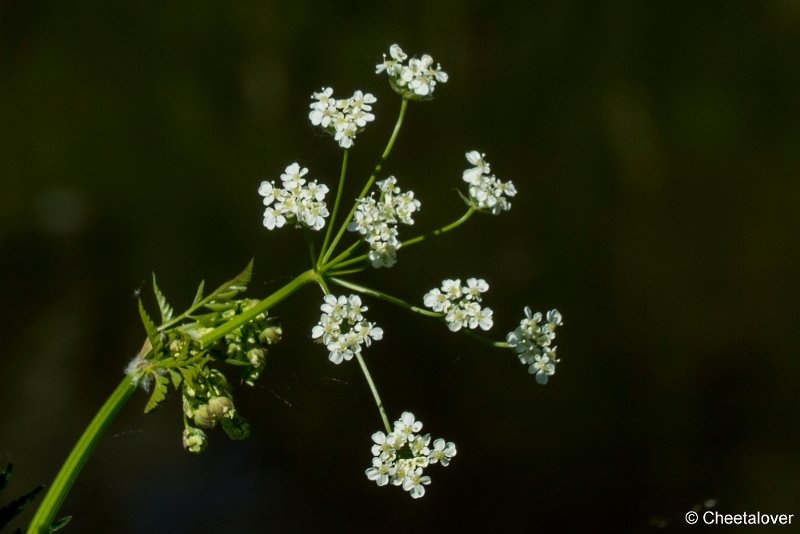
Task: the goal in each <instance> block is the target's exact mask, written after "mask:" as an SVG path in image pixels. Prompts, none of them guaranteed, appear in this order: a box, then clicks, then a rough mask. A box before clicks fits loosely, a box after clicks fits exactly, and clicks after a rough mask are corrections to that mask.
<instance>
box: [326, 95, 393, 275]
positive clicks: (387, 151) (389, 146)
mask: <svg viewBox="0 0 800 534" xmlns="http://www.w3.org/2000/svg"><path fill="white" fill-rule="evenodd" d="M407 107H408V100H406V99H405V98H404V99H403V101H402V102H401V103H400V113H399V114H398V116H397V122H396V123H395V125H394V130H393V131H392V136H391V137H390V138H389V142H388V143H387V144H386V148H385V149H384V151H383V154H382V155H381V159H379V160H378V163H377V165H375V170H373V171H372V175H371V176H370V177H369V180H367V184H366V185H365V186H364V189H362V191H361V194H360V195H358V199H357V200H356V202H354V203H353V207H352V208H350V213H349V214H348V215H347V217H345V219H344V222H343V223H342V226H340V227H339V231H338V232H337V233H336V237H335V238H334V239H333V243H331V246H330V247H329V248H328V250H326V251H325V255H324V256H323V257H322V261H321V263H322V265H325V264H326V263H327V261H328V259H329V258H330V257H331V254H333V251H334V250H335V249H336V245H338V244H339V240H341V239H342V236H343V235H344V231H345V230H346V229H347V225H348V224H349V223H350V219H352V218H353V214H354V213H355V212H356V207H358V200H361V199H362V198H364V196H365V195H366V194H367V192H368V191H369V188H370V187H372V184H373V183H374V182H375V178H376V177H377V176H378V173H379V172H381V169H382V168H383V164H384V163H385V162H386V160H387V158H388V157H389V154H390V153H391V152H392V147H394V142H395V140H396V139H397V135H398V134H399V133H400V127H401V126H402V125H403V117H404V116H405V114H406V108H407Z"/></svg>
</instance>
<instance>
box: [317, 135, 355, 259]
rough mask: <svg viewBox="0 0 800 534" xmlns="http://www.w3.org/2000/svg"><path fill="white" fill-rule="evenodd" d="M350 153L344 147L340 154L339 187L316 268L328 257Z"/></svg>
mask: <svg viewBox="0 0 800 534" xmlns="http://www.w3.org/2000/svg"><path fill="white" fill-rule="evenodd" d="M349 153H350V149H347V148H345V149H344V155H343V156H342V171H341V173H340V174H339V188H338V189H337V191H336V200H335V201H334V203H333V211H332V213H331V218H330V220H329V221H328V230H327V231H326V232H325V240H324V241H323V242H322V248H321V249H319V262H317V264H316V265H317V270H319V268H320V267H321V266H322V265H321V263H322V258H323V257H326V258H327V257H328V256H327V255H326V252H327V251H328V243H329V242H330V240H331V233H332V232H333V224H334V222H335V221H336V213H337V212H338V211H339V204H340V203H341V201H342V191H343V190H344V178H345V176H346V175H347V157H348V154H349Z"/></svg>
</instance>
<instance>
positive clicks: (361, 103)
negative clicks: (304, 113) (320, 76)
mask: <svg viewBox="0 0 800 534" xmlns="http://www.w3.org/2000/svg"><path fill="white" fill-rule="evenodd" d="M311 98H312V99H314V100H315V101H314V102H312V103H311V112H309V114H308V118H309V119H310V120H311V124H313V125H314V126H319V127H321V128H322V129H323V130H325V131H326V132H328V133H329V134H331V135H332V136H333V138H334V140H336V141H337V142H338V143H339V146H340V147H342V148H350V147H351V146H353V140H354V139H355V138H356V134H357V133H359V132H361V131H363V130H364V127H365V126H366V125H367V123H368V122H372V121H374V120H375V115H373V114H372V113H370V112H371V111H372V105H371V104H374V103H375V102H376V101H377V99H376V98H375V97H374V96H372V94H370V93H362V92H361V91H356V92H355V93H353V96H351V97H350V98H344V99H338V100H337V99H336V98H333V89H332V88H331V87H323V88H322V91H320V92H318V93H314V94H313V95H311Z"/></svg>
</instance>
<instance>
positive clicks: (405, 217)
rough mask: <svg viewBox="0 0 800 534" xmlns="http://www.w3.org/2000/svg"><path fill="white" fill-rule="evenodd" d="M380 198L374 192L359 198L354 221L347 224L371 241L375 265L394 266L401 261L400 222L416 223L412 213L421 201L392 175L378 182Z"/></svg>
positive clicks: (370, 254) (349, 228)
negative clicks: (398, 252) (403, 189)
mask: <svg viewBox="0 0 800 534" xmlns="http://www.w3.org/2000/svg"><path fill="white" fill-rule="evenodd" d="M377 185H378V189H379V190H380V197H379V198H378V199H377V200H376V199H375V197H374V196H373V195H370V196H368V197H366V198H362V199H360V200H359V201H358V205H357V207H356V212H355V214H354V216H353V220H352V221H351V222H350V224H348V225H347V229H348V230H350V231H351V232H358V233H359V234H361V235H362V236H363V239H364V241H366V242H367V243H368V244H369V247H370V252H369V255H368V257H369V260H370V262H371V263H372V266H373V267H375V268H378V267H391V266H393V265H394V264H395V262H396V261H397V249H399V248H400V244H401V243H400V240H399V239H398V233H397V226H398V224H401V223H402V224H407V225H412V224H414V219H413V217H412V215H413V214H414V213H415V212H417V211H419V209H420V207H421V204H420V201H419V200H417V199H416V198H414V192H413V191H406V192H402V191H401V190H400V188H399V187H397V179H396V178H395V177H394V176H390V177H388V178H387V179H385V180H383V181H380V182H378V184H377Z"/></svg>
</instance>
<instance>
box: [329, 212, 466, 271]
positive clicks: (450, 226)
mask: <svg viewBox="0 0 800 534" xmlns="http://www.w3.org/2000/svg"><path fill="white" fill-rule="evenodd" d="M473 213H475V208H473V207H470V208H469V209H467V211H466V212H465V213H464V215H462V216H461V217H460V218H459V219H457V220H455V221H453V222H451V223H450V224H448V225H446V226H442V227H441V228H437V229H436V230H433V231H432V232H428V233H427V234H422V235H418V236H417V237H412V238H411V239H407V240H406V241H403V242H402V243H400V248H403V247H410V246H411V245H414V244H416V243H420V242H422V241H425V240H426V239H429V238H431V237H436V236H438V235H441V234H443V233H445V232H449V231H450V230H453V229H454V228H457V227H459V226H461V225H462V224H464V223H465V222H467V219H469V218H470V217H472V214H473ZM356 244H358V243H356ZM351 248H353V247H351ZM347 252H348V253H349V252H350V249H348V250H347ZM348 255H349V254H341V255H339V256H337V257H336V258H335V259H334V260H333V261H331V262H329V263H328V264H326V265H325V267H326V268H328V267H336V268H337V269H341V268H343V267H347V266H348V265H353V264H354V263H358V262H360V261H364V260H365V259H367V258H368V257H369V256H368V255H367V254H362V255H361V256H356V257H355V258H350V259H349V260H346V261H342V260H344V259H345V258H346V257H347V256H348Z"/></svg>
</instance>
